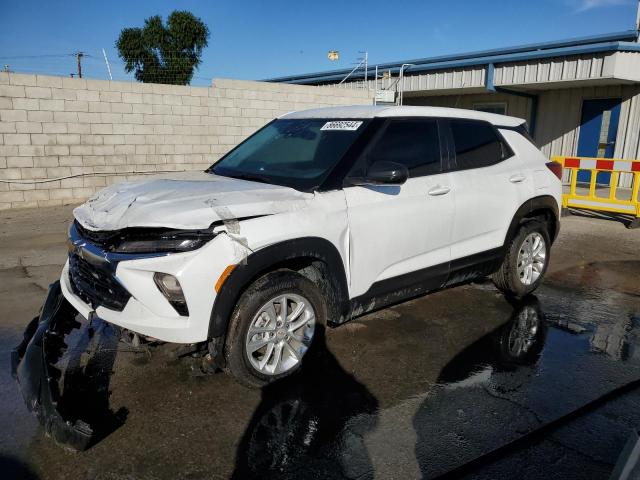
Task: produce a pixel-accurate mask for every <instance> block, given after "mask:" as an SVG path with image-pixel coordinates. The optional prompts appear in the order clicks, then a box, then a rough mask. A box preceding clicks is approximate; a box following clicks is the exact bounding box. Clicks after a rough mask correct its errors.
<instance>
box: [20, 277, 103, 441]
mask: <svg viewBox="0 0 640 480" xmlns="http://www.w3.org/2000/svg"><path fill="white" fill-rule="evenodd" d="M77 314H78V312H77V311H76V310H75V309H74V308H73V307H72V306H71V304H70V303H69V302H68V301H67V300H66V299H65V297H64V296H63V295H62V292H61V290H60V282H55V283H53V284H51V285H50V287H49V292H48V294H47V298H46V300H45V302H44V305H43V307H42V310H41V312H40V315H39V317H36V318H34V319H33V320H32V321H31V322H30V323H29V325H28V326H27V328H26V330H25V333H24V338H23V340H22V342H21V343H20V345H18V346H17V347H16V348H15V349H14V350H13V351H12V352H11V371H12V375H13V376H14V378H15V379H16V380H17V381H18V384H19V386H20V390H21V391H22V396H23V397H24V400H25V402H26V404H27V408H28V409H29V410H30V411H31V412H32V413H34V414H35V415H36V417H37V418H38V420H39V422H40V423H41V424H42V426H43V427H44V429H45V433H46V434H47V435H49V436H51V437H52V438H53V439H54V441H55V442H56V443H58V444H61V445H64V446H67V447H70V448H72V449H75V450H85V449H87V448H88V447H89V446H91V445H92V444H93V443H94V441H97V438H96V434H97V433H100V432H96V428H95V427H94V426H92V425H90V424H89V423H88V422H87V421H85V420H83V419H82V418H79V417H80V416H81V414H78V412H77V411H76V412H74V411H73V410H74V409H73V408H72V407H70V406H69V405H68V402H67V401H66V399H65V398H63V396H62V395H61V389H60V378H61V376H62V374H61V371H60V370H58V369H57V368H56V367H55V366H54V365H55V364H56V363H57V362H58V361H59V360H60V358H62V355H63V353H64V352H65V351H66V349H67V345H66V344H65V337H66V336H67V335H68V334H69V333H70V332H71V331H72V330H74V329H76V328H78V327H80V326H81V324H80V323H79V322H78V321H76V316H77ZM95 407H98V406H97V405H95ZM98 408H99V407H98ZM105 413H107V416H109V415H108V414H109V413H110V412H105ZM100 414H101V415H102V413H100ZM85 418H87V417H85ZM89 418H93V415H89Z"/></svg>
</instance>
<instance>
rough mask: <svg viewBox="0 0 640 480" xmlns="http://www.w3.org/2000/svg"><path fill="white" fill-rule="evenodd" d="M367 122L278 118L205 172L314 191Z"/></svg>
mask: <svg viewBox="0 0 640 480" xmlns="http://www.w3.org/2000/svg"><path fill="white" fill-rule="evenodd" d="M366 124H367V121H366V120H331V119H316V118H314V119H289V120H287V119H280V120H275V121H273V122H271V123H270V124H269V125H267V126H266V127H264V128H263V129H262V130H259V131H258V132H257V133H256V134H254V135H253V136H251V137H249V138H248V139H247V140H245V141H244V142H243V143H241V144H240V145H238V146H237V147H236V148H235V149H234V150H232V151H231V152H229V153H228V154H227V155H225V156H224V157H223V158H222V159H220V160H219V161H218V162H217V163H216V164H214V165H213V166H212V167H210V168H209V170H207V171H208V172H213V173H215V174H216V175H222V176H226V177H234V178H243V179H246V180H254V181H258V182H264V183H273V184H276V185H285V186H288V187H292V188H295V189H297V190H306V191H309V190H313V189H315V188H317V187H319V186H320V185H321V184H322V182H323V180H324V179H325V178H326V177H327V176H328V175H329V173H330V172H331V170H332V169H333V167H335V166H336V165H337V163H338V162H339V161H340V160H341V159H342V157H343V156H344V154H345V153H346V152H347V150H348V149H349V147H350V146H351V145H353V143H354V142H355V140H356V139H357V138H358V137H359V136H360V135H361V134H362V132H363V131H364V129H365V127H366Z"/></svg>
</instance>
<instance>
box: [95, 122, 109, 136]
mask: <svg viewBox="0 0 640 480" xmlns="http://www.w3.org/2000/svg"><path fill="white" fill-rule="evenodd" d="M91 133H92V134H94V135H111V134H112V133H113V125H111V124H110V123H95V124H93V125H91Z"/></svg>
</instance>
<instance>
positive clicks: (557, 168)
mask: <svg viewBox="0 0 640 480" xmlns="http://www.w3.org/2000/svg"><path fill="white" fill-rule="evenodd" d="M547 168H548V169H549V170H551V171H552V172H553V174H554V175H555V176H556V177H558V180H562V165H561V164H559V163H558V162H547Z"/></svg>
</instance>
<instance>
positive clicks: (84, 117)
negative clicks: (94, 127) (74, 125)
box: [78, 112, 100, 123]
mask: <svg viewBox="0 0 640 480" xmlns="http://www.w3.org/2000/svg"><path fill="white" fill-rule="evenodd" d="M78 122H80V123H100V114H99V113H91V112H89V113H86V112H78Z"/></svg>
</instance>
